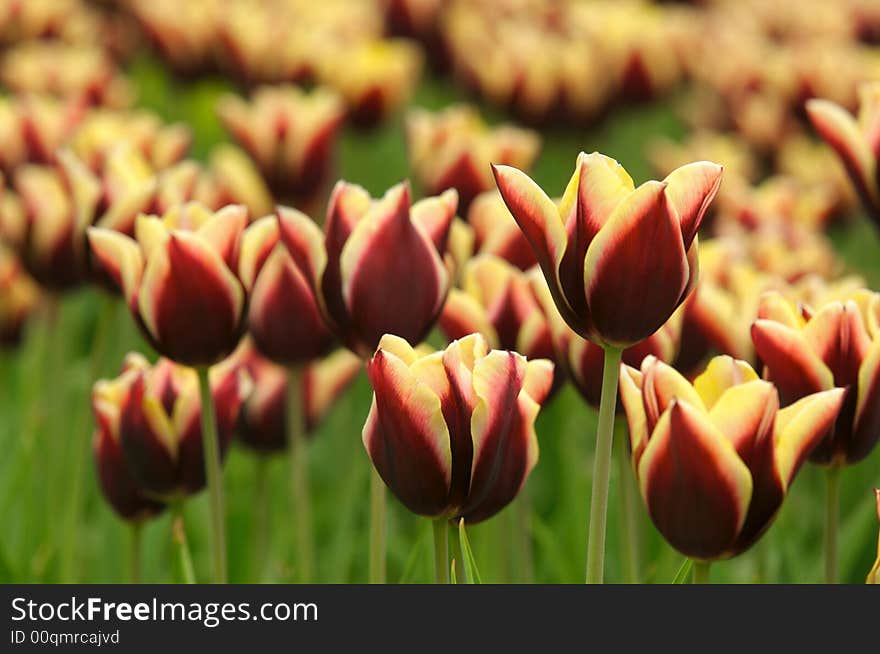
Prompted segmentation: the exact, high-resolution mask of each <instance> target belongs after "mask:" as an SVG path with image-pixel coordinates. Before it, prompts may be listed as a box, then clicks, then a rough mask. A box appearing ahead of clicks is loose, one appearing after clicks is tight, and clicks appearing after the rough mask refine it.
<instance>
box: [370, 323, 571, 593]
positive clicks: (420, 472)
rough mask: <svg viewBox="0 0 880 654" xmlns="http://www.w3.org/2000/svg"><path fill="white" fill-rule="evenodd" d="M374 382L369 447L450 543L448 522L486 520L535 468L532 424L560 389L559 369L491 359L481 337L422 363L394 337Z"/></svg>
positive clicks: (383, 350)
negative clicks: (555, 371) (556, 379)
mask: <svg viewBox="0 0 880 654" xmlns="http://www.w3.org/2000/svg"><path fill="white" fill-rule="evenodd" d="M367 374H368V376H369V378H370V383H371V384H372V386H373V391H374V393H373V404H372V407H371V408H370V414H369V416H368V417H367V422H366V424H365V425H364V430H363V441H364V446H365V447H366V450H367V453H368V454H369V456H370V459H371V461H372V462H373V465H374V466H375V468H376V471H377V472H378V474H379V476H380V477H381V478H382V480H383V481H384V482H385V484H386V485H387V486H388V488H390V489H391V492H392V493H393V494H394V495H395V497H397V499H398V500H400V502H401V503H402V504H403V505H404V506H406V507H407V508H408V509H409V510H410V511H412V512H413V513H416V514H418V515H423V516H427V517H429V518H432V519H434V520H435V527H436V530H435V535H437V534H438V533H439V535H440V536H445V525H446V523H447V521H449V520H456V519H458V518H463V519H464V521H465V522H467V523H475V522H480V521H481V520H485V519H487V518H490V517H492V516H493V515H495V514H496V513H498V512H499V511H500V510H501V509H503V508H504V507H505V506H506V505H507V504H509V503H510V502H511V501H512V500H513V499H514V497H515V496H516V494H517V493H518V492H519V490H520V488H522V485H523V484H524V483H525V480H526V478H527V477H528V475H529V473H530V472H531V469H532V468H533V467H534V465H535V463H536V462H537V458H538V441H537V437H536V436H535V431H534V421H535V418H536V416H537V414H538V411H539V409H540V405H541V403H542V402H543V401H544V399H545V398H546V396H547V393H549V391H550V387H551V386H552V383H553V364H552V363H551V362H549V361H547V360H544V359H537V360H531V361H526V358H525V357H523V356H522V355H520V354H517V353H515V352H509V351H504V350H491V351H490V350H489V347H488V345H487V343H486V340H485V339H484V338H483V337H482V336H480V335H478V334H473V335H470V336H467V337H465V338H463V339H460V340H458V341H454V342H453V343H452V344H450V345H449V346H448V347H447V348H446V349H445V350H444V351H441V352H435V353H432V354H427V355H425V354H421V355H420V354H419V353H417V352H416V351H415V350H414V349H413V348H412V347H411V346H410V345H409V344H408V343H407V342H406V341H405V340H403V339H401V338H399V337H397V336H392V335H390V334H389V335H386V336H384V337H383V338H382V341H381V342H380V344H379V348H378V349H377V351H376V353H375V355H374V356H373V358H372V359H371V360H370V362H369V363H368V365H367ZM440 541H442V542H445V540H442V538H438V539H437V541H435V542H440ZM442 569H448V565H446V562H445V561H442V562H441V565H438V570H442ZM438 581H439V579H438Z"/></svg>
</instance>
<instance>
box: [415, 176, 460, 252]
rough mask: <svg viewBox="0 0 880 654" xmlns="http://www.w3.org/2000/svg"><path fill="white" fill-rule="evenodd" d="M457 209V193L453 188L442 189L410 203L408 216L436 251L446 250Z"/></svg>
mask: <svg viewBox="0 0 880 654" xmlns="http://www.w3.org/2000/svg"><path fill="white" fill-rule="evenodd" d="M457 210H458V193H457V192H456V190H455V189H454V188H450V189H448V190H446V191H444V192H443V193H442V194H440V195H438V196H436V197H430V198H424V199H422V200H419V201H418V202H416V203H415V204H413V205H412V208H411V209H410V216H412V221H413V223H414V224H415V225H418V226H419V227H420V228H421V229H423V230H424V232H425V233H426V234H427V235H428V237H429V238H430V239H431V241H432V242H433V243H434V247H436V248H437V252H439V253H440V254H443V253H444V252H446V246H447V242H448V240H449V230H450V228H451V227H452V221H453V219H454V218H455V212H456V211H457Z"/></svg>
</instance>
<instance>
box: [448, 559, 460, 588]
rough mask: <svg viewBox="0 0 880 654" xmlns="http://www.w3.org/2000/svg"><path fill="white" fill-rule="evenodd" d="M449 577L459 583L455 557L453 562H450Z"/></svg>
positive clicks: (453, 581)
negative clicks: (456, 574)
mask: <svg viewBox="0 0 880 654" xmlns="http://www.w3.org/2000/svg"><path fill="white" fill-rule="evenodd" d="M449 579H450V581H451V582H452V583H453V584H457V583H458V579H457V578H456V576H455V559H452V563H450V564H449Z"/></svg>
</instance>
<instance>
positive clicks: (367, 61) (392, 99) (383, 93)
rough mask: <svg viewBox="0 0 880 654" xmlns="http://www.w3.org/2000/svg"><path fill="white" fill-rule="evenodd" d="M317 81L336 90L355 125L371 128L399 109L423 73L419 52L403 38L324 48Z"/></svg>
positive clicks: (330, 45)
mask: <svg viewBox="0 0 880 654" xmlns="http://www.w3.org/2000/svg"><path fill="white" fill-rule="evenodd" d="M317 60H318V62H319V64H320V69H319V71H318V77H319V79H320V80H321V81H322V82H323V83H325V84H327V85H328V86H330V87H331V88H333V89H335V90H337V91H339V93H340V94H342V97H343V98H344V99H345V103H346V104H347V105H348V108H349V117H350V118H351V120H352V121H353V122H354V124H356V125H358V126H362V127H371V126H373V125H375V124H377V123H378V122H380V121H381V120H384V119H385V118H387V117H388V116H389V115H390V114H392V113H393V112H394V111H396V110H397V109H398V108H399V107H400V106H402V105H403V104H404V103H405V102H406V101H407V99H409V97H410V95H412V92H413V90H414V89H415V86H416V84H417V83H418V81H419V77H420V76H421V73H422V60H423V55H422V51H421V50H420V49H419V48H418V47H417V46H416V45H415V44H414V43H410V42H409V41H407V40H406V39H385V40H363V41H361V42H359V43H356V44H353V47H351V48H339V47H338V46H337V45H335V44H327V45H325V46H324V49H323V50H322V52H321V54H320V56H319V57H318V58H317Z"/></svg>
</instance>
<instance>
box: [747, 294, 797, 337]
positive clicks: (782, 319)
mask: <svg viewBox="0 0 880 654" xmlns="http://www.w3.org/2000/svg"><path fill="white" fill-rule="evenodd" d="M758 318H761V319H764V320H775V321H776V322H778V323H782V324H783V325H786V326H787V327H791V328H793V329H801V328H803V326H804V319H803V316H801V314H800V313H799V312H798V311H797V310H796V308H795V306H794V305H793V304H792V303H791V302H789V301H788V300H786V299H785V297H783V295H782V293H780V292H779V291H768V292H766V293H764V294H763V295H762V296H761V303H760V305H759V307H758Z"/></svg>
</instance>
